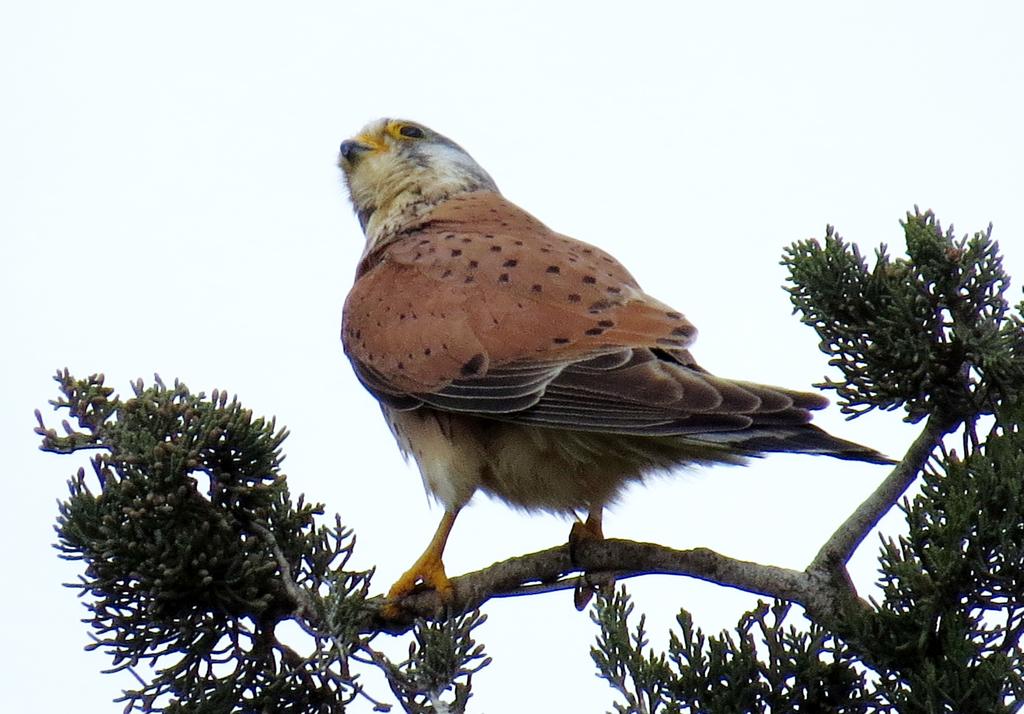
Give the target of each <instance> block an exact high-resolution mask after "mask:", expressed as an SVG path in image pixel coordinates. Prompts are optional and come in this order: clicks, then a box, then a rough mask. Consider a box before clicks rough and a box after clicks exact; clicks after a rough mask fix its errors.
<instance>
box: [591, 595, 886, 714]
mask: <svg viewBox="0 0 1024 714" xmlns="http://www.w3.org/2000/svg"><path fill="white" fill-rule="evenodd" d="M789 610H790V606H789V605H788V604H786V603H783V602H775V603H774V604H773V605H771V606H768V605H767V604H764V603H761V604H760V605H759V606H758V608H757V609H756V610H754V611H752V612H748V613H746V614H745V615H744V616H743V618H742V619H741V620H740V622H739V625H738V626H737V627H736V629H735V631H734V632H722V633H721V634H720V635H718V636H717V637H714V636H711V637H709V636H707V635H705V634H704V633H703V632H702V631H701V630H700V628H694V625H693V620H692V618H691V617H690V614H689V613H687V612H686V611H685V610H682V611H680V613H679V615H678V616H677V618H676V622H677V624H678V626H679V631H678V632H674V631H673V632H671V633H670V635H669V646H668V653H667V654H655V653H654V652H653V651H650V650H648V651H647V652H646V653H645V651H644V650H645V648H646V647H647V640H646V632H645V631H644V622H643V617H641V618H640V622H639V623H638V624H637V625H636V626H635V627H634V628H633V629H632V631H630V616H631V614H632V611H633V605H632V603H631V602H630V600H629V596H628V595H627V594H626V591H625V589H622V590H620V591H619V592H618V593H616V594H614V595H613V596H611V597H608V596H602V597H600V598H599V599H598V601H597V602H596V604H595V607H594V614H593V615H592V618H593V620H594V622H595V623H597V624H598V626H599V627H600V629H601V632H600V634H599V635H598V638H597V644H596V646H595V647H593V648H592V649H591V656H592V657H593V659H594V662H595V663H596V664H597V668H598V673H599V674H600V675H601V676H602V677H603V678H604V679H605V680H606V681H608V683H609V684H611V686H612V687H613V688H614V689H615V690H616V691H617V692H618V693H619V695H620V696H621V698H622V699H623V702H621V703H619V702H616V703H615V705H614V706H615V711H616V712H618V713H619V714H657V713H658V712H662V713H663V714H681V713H682V712H702V713H706V714H745V713H753V712H767V711H772V712H796V711H799V712H834V713H836V714H840V713H842V714H854V713H856V714H860V713H861V712H888V711H894V710H892V709H889V708H887V707H886V706H885V705H884V704H882V703H881V701H880V700H879V699H878V697H877V696H876V695H875V694H874V693H873V692H871V691H870V689H869V686H868V684H867V681H866V678H865V675H864V671H863V668H861V667H859V666H858V659H857V657H856V655H855V653H854V652H852V651H851V650H850V648H848V647H847V646H846V645H845V643H844V642H842V641H841V640H839V639H838V638H836V637H835V636H833V635H831V634H829V633H828V632H826V631H825V630H823V629H822V628H820V627H816V626H812V627H811V628H810V630H809V631H803V630H800V629H797V628H796V627H793V626H789V627H788V628H787V627H785V621H786V617H787V615H788V614H789Z"/></svg>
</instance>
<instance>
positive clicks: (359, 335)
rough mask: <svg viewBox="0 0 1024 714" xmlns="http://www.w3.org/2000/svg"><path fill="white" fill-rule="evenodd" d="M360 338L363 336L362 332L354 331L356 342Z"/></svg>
mask: <svg viewBox="0 0 1024 714" xmlns="http://www.w3.org/2000/svg"><path fill="white" fill-rule="evenodd" d="M362 336H363V331H362V330H356V339H357V340H358V339H359V338H360V337H362Z"/></svg>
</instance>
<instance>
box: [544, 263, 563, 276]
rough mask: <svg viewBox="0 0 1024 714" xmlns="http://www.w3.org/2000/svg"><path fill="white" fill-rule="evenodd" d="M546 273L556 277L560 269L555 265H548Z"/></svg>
mask: <svg viewBox="0 0 1024 714" xmlns="http://www.w3.org/2000/svg"><path fill="white" fill-rule="evenodd" d="M547 272H549V273H554V274H555V275H558V274H559V273H560V272H562V271H561V269H560V268H559V267H558V266H557V265H549V266H548V270H547Z"/></svg>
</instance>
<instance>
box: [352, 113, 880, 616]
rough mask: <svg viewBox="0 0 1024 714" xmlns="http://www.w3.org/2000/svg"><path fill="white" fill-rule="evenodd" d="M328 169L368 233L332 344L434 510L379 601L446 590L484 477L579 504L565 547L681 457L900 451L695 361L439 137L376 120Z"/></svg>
mask: <svg viewBox="0 0 1024 714" xmlns="http://www.w3.org/2000/svg"><path fill="white" fill-rule="evenodd" d="M338 166H339V167H340V169H341V172H342V175H343V179H344V183H345V184H346V186H347V189H348V193H349V197H350V199H351V202H352V206H353V209H354V211H355V214H356V216H357V218H358V220H359V223H360V226H361V227H362V230H363V233H364V235H365V239H366V242H365V248H364V250H363V253H362V256H361V258H360V260H359V262H358V265H357V268H356V274H355V281H354V283H353V286H352V288H351V290H350V291H349V293H348V296H347V298H346V300H345V305H344V309H343V317H342V329H341V338H342V343H343V348H344V352H345V354H346V356H347V357H348V359H349V361H350V362H351V365H352V368H353V370H354V371H355V374H356V376H357V378H358V379H359V381H360V382H361V383H362V385H363V386H364V387H365V388H366V389H367V390H368V391H369V392H370V394H372V395H373V396H374V397H375V398H376V399H377V400H378V402H379V403H380V408H381V410H382V412H383V415H384V418H385V420H386V421H387V424H388V426H389V427H390V429H391V431H392V432H393V434H394V437H395V439H396V440H397V443H398V446H399V448H400V450H401V452H402V453H403V454H404V455H405V457H406V458H407V459H408V458H410V457H411V458H412V459H413V460H414V461H415V462H416V464H417V465H418V467H419V471H420V474H421V476H422V479H423V483H424V486H425V488H426V490H427V492H428V493H429V494H430V495H431V496H432V497H433V498H434V499H436V500H437V501H438V502H440V504H441V505H442V506H443V507H444V513H443V515H442V517H441V521H440V523H439V525H438V527H437V530H436V532H435V533H434V535H433V537H432V538H431V540H430V541H429V544H428V545H427V547H426V549H425V550H424V552H423V554H422V555H421V556H420V557H419V558H418V559H417V560H416V561H415V562H414V564H413V565H412V567H411V568H409V569H408V570H407V571H406V572H405V573H404V574H403V575H402V576H401V577H400V578H399V579H398V581H396V582H395V584H394V585H393V586H392V587H391V589H390V590H389V592H388V596H387V601H388V602H390V603H395V602H398V601H400V600H401V598H402V597H404V596H405V595H407V594H409V593H410V592H412V591H414V590H416V589H418V588H422V587H426V588H433V589H434V590H436V591H437V593H438V594H439V595H440V596H441V597H442V599H450V598H451V595H452V584H451V581H450V579H449V578H448V575H447V573H446V572H445V568H444V563H443V553H444V549H445V545H446V543H447V541H448V538H449V535H450V533H451V530H452V527H453V525H454V523H455V519H456V517H457V516H458V514H459V511H460V510H461V509H462V508H463V507H464V506H466V505H467V504H468V503H469V501H470V499H471V498H472V497H473V496H474V494H476V493H477V492H482V493H484V494H487V495H489V496H492V497H495V498H497V499H499V500H501V501H504V502H506V503H507V504H509V505H511V506H513V507H515V508H518V509H523V510H526V511H547V512H552V513H557V514H562V515H566V516H569V517H570V518H573V519H574V523H573V526H572V530H571V531H570V537H569V542H570V544H573V543H578V542H579V541H580V540H582V539H588V538H593V539H600V538H603V537H604V533H603V527H602V516H603V513H604V509H605V508H606V507H607V506H608V505H610V504H612V503H614V502H615V501H616V498H617V497H618V495H619V494H620V493H621V492H622V491H623V489H624V488H625V487H626V486H628V485H629V484H632V483H635V482H640V481H643V480H644V479H645V478H646V477H648V476H650V475H653V474H657V473H665V472H669V471H671V470H673V469H676V468H677V467H683V466H693V465H710V464H723V463H724V464H743V463H746V462H747V461H748V460H749V459H750V457H758V456H762V455H764V454H767V453H770V452H792V453H802V454H824V455H827V456H832V457H835V458H839V459H850V460H858V461H865V462H870V463H876V464H888V463H893V462H892V461H891V460H890V459H888V458H886V457H885V456H884V455H882V454H881V453H879V452H878V451H875V450H874V449H871V448H868V447H866V446H861V445H859V444H856V443H854V442H851V441H846V440H844V439H840V438H838V437H835V436H832V435H831V434H829V433H827V432H825V431H824V430H822V429H820V428H818V427H816V426H813V425H812V424H810V423H809V422H810V419H811V412H812V411H814V410H819V409H822V408H824V407H825V406H827V404H828V400H827V399H826V398H825V397H823V396H821V395H818V394H814V393H806V392H799V391H794V390H790V389H785V388H781V387H773V386H767V385H762V384H757V383H754V382H750V381H741V380H734V379H726V378H722V377H718V376H715V375H714V374H712V373H711V372H709V371H707V370H706V369H704V368H703V367H701V366H700V365H699V364H698V363H697V362H696V360H695V359H694V357H693V355H692V354H691V351H690V348H691V347H692V345H693V343H694V340H695V338H696V336H697V330H696V328H695V327H694V325H693V324H692V323H690V322H689V321H688V320H687V319H686V317H684V315H683V314H682V313H681V312H679V311H677V310H675V309H674V308H672V307H670V306H669V305H667V304H665V303H663V302H661V301H659V300H657V299H656V298H654V297H652V296H650V295H648V294H647V293H645V292H644V291H643V290H642V289H641V287H640V285H639V284H638V283H637V281H636V280H635V279H634V278H633V276H632V275H631V274H630V273H629V271H628V270H627V269H626V268H625V267H624V266H623V265H622V264H621V263H619V261H618V260H616V259H615V258H614V257H612V256H611V255H609V254H608V253H606V252H605V251H603V250H601V249H600V248H598V247H596V246H593V245H590V244H588V243H584V242H582V241H579V240H576V239H574V238H570V237H568V236H565V235H561V234H559V233H557V232H555V231H553V230H552V229H550V228H548V227H547V226H546V225H544V224H543V223H542V222H541V221H540V220H538V219H537V218H535V217H534V216H532V215H530V214H529V213H527V212H526V211H525V210H523V209H522V208H520V207H519V206H517V205H515V204H514V203H512V202H510V201H509V200H507V199H506V198H504V197H503V196H502V194H501V192H500V191H499V190H498V187H497V185H496V184H495V182H494V180H493V179H492V178H491V176H490V175H489V174H488V173H487V171H485V170H484V169H483V168H482V167H481V166H480V165H479V164H478V163H477V162H476V161H475V160H474V159H473V158H472V157H471V156H470V154H469V153H468V152H467V151H466V150H464V149H463V148H462V147H461V146H459V145H458V144H456V143H455V142H454V141H452V140H451V139H449V138H447V137H445V136H443V135H442V134H439V133H438V132H436V131H433V130H432V129H430V128H428V127H427V126H424V125H423V124H420V123H417V122H414V121H408V120H404V119H390V118H384V119H378V120H375V121H372V122H370V123H369V124H367V125H366V126H365V127H364V128H363V129H362V130H361V131H360V132H359V133H358V134H357V135H356V136H355V137H353V138H351V139H347V140H345V141H343V142H342V143H341V146H340V151H339V157H338ZM584 514H585V515H586V518H585V520H584V518H583V516H584Z"/></svg>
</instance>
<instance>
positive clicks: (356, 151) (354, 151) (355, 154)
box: [338, 136, 387, 166]
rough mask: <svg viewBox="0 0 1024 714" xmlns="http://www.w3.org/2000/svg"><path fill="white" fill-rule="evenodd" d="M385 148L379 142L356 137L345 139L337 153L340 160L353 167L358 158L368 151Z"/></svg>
mask: <svg viewBox="0 0 1024 714" xmlns="http://www.w3.org/2000/svg"><path fill="white" fill-rule="evenodd" d="M385 148H387V147H385V146H384V144H382V143H381V142H379V141H376V140H374V139H371V138H369V137H367V136H357V137H356V138H354V139H346V140H345V141H343V142H341V146H340V147H339V148H338V152H339V153H340V155H341V160H342V161H344V162H346V163H348V164H349V165H352V166H354V165H355V163H356V162H357V161H359V158H360V157H361V156H362V155H363V154H365V153H366V152H368V151H382V150H384V149H385Z"/></svg>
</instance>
